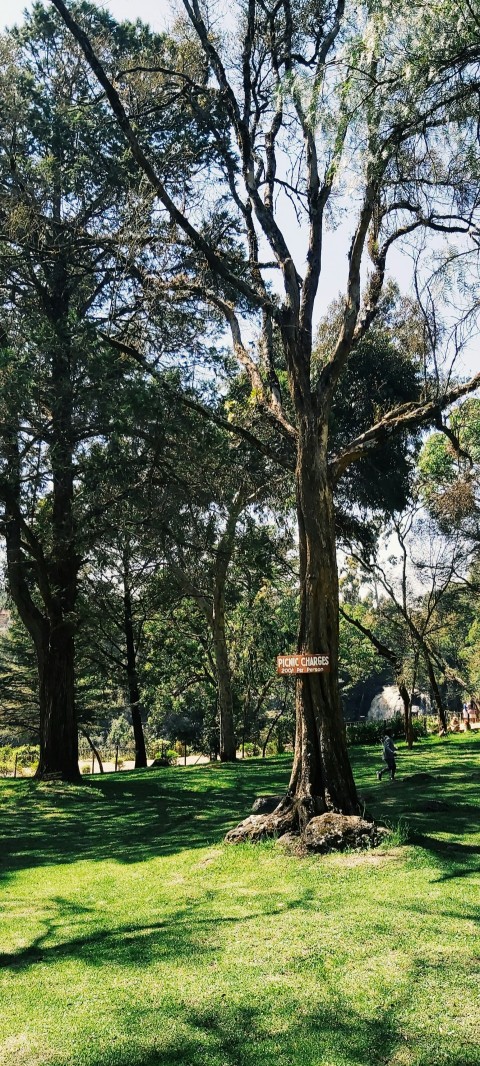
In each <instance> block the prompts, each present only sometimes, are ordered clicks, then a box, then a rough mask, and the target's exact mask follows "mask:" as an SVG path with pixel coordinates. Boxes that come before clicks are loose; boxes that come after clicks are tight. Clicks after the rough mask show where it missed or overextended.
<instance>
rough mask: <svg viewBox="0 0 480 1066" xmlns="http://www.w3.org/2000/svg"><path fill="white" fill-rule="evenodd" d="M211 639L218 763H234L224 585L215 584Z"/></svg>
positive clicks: (234, 752) (234, 744)
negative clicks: (216, 713)
mask: <svg viewBox="0 0 480 1066" xmlns="http://www.w3.org/2000/svg"><path fill="white" fill-rule="evenodd" d="M212 637H213V645H214V651H215V667H216V674H217V692H218V720H219V730H220V761H221V762H235V760H236V758H237V745H236V740H235V730H234V726H233V695H232V681H231V674H230V663H229V661H228V647H227V638H226V632H225V585H224V582H220V583H218V582H217V583H216V586H215V591H214V597H213V618H212Z"/></svg>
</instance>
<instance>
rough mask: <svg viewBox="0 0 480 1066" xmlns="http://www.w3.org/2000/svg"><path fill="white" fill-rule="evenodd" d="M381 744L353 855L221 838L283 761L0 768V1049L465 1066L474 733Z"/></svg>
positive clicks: (177, 1062)
mask: <svg viewBox="0 0 480 1066" xmlns="http://www.w3.org/2000/svg"><path fill="white" fill-rule="evenodd" d="M378 750H379V749H378ZM378 750H375V749H373V748H363V749H362V748H357V749H352V754H353V759H354V763H355V772H356V777H357V781H358V783H359V787H360V790H361V792H362V794H363V796H364V797H365V800H366V803H367V806H368V808H369V810H370V811H372V812H373V813H374V814H375V815H376V816H377V817H378V818H379V819H382V820H385V819H386V820H387V821H388V822H389V823H390V824H391V825H393V826H395V825H397V824H398V821H399V819H401V821H400V832H397V837H396V841H397V843H395V845H392V843H391V842H390V843H389V844H388V845H387V846H385V847H383V848H382V849H379V850H378V851H375V852H371V853H367V854H363V855H356V854H347V855H343V856H342V855H330V856H327V857H325V858H322V857H309V858H307V859H302V860H298V859H295V858H291V857H288V856H286V855H284V854H282V853H281V852H280V851H279V849H278V847H276V845H275V844H272V843H268V844H264V845H260V846H258V845H257V846H253V847H252V846H243V847H236V848H234V847H227V846H224V845H222V843H221V840H222V835H223V833H224V832H225V831H226V830H227V828H229V827H230V826H232V825H234V824H235V823H236V821H238V820H239V818H240V817H242V816H244V815H245V814H246V813H248V811H249V809H250V807H251V804H252V801H253V799H254V797H255V796H256V795H258V794H262V793H272V792H273V793H275V792H278V791H281V789H282V788H283V787H284V785H285V784H286V782H287V780H288V773H289V761H288V759H287V758H283V757H282V758H276V759H269V760H267V761H266V762H265V763H264V764H262V762H261V760H254V761H251V762H248V763H247V764H245V765H243V766H242V765H240V766H235V767H225V766H224V767H220V766H217V767H204V766H202V767H187V768H186V769H183V768H180V767H179V768H175V769H171V770H157V771H145V772H144V771H137V772H130V773H119V774H116V775H113V774H112V775H110V776H108V777H104V778H103V779H102V778H101V777H93V778H90V779H89V780H88V782H87V783H86V784H85V786H84V787H83V788H74V787H70V788H69V787H67V786H58V785H57V786H51V785H50V786H48V785H35V784H33V783H32V782H28V781H16V782H14V781H7V780H2V781H0V804H1V833H2V842H1V848H0V891H1V903H2V906H1V914H0V952H1V954H0V963H1V969H0V1061H1V1062H2V1064H3V1066H13V1064H15V1066H33V1064H35V1066H37V1064H47V1066H66V1064H72V1066H73V1064H75V1066H114V1064H115V1066H154V1064H162V1066H376V1064H377V1063H378V1064H381V1063H389V1064H392V1066H442V1064H448V1066H478V1063H479V1061H480V1038H479V1015H480V974H479V972H478V971H479V966H478V963H479V959H480V941H479V936H478V918H479V913H480V760H479V755H480V735H479V734H477V735H469V734H466V735H460V736H456V737H452V738H451V739H448V740H443V741H438V740H429V741H424V742H422V743H421V744H419V745H418V746H417V748H416V750H415V752H414V753H412V754H409V753H408V752H406V751H405V752H402V755H401V759H399V780H398V781H395V782H394V783H391V782H389V781H386V780H384V781H382V782H381V783H379V782H377V781H376V780H375V773H374V770H375V768H376V766H377V764H379V762H380V757H379V754H378ZM418 773H428V774H430V775H432V776H431V777H430V778H429V779H425V780H423V779H418V780H415V779H414V777H413V775H415V774H418ZM412 777H413V779H411V778H412ZM407 823H408V827H407ZM407 832H408V842H407V843H398V841H401V840H402V839H405V838H406V837H407Z"/></svg>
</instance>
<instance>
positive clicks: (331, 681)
mask: <svg viewBox="0 0 480 1066" xmlns="http://www.w3.org/2000/svg"><path fill="white" fill-rule="evenodd" d="M296 488H297V514H298V528H299V547H300V626H299V633H298V651H299V652H301V651H309V652H315V653H321V652H324V653H328V655H329V657H330V671H329V672H328V673H323V674H303V675H299V677H298V678H297V692H296V721H297V730H296V741H295V756H294V763H293V769H292V776H291V779H290V784H289V790H288V794H287V802H288V801H290V802H291V803H293V806H294V808H295V810H296V813H297V815H298V823H299V826H300V828H302V827H303V826H304V825H305V824H306V822H308V821H309V819H310V818H312V817H314V816H315V815H317V814H321V813H323V812H324V811H327V810H332V811H339V812H342V813H344V814H353V813H357V812H358V806H359V805H358V799H357V793H356V789H355V783H354V780H353V774H352V770H351V766H350V761H349V757H348V751H347V742H346V731H345V724H344V721H343V715H342V709H341V704H340V694H339V687H338V641H339V635H338V575H337V560H336V543H335V518H334V508H333V497H332V489H331V486H330V484H329V480H328V471H327V464H326V458H325V457H324V456H323V455H322V451H321V445H320V442H319V428H318V422H317V419H316V418H315V417H313V416H310V417H307V416H304V418H303V419H302V420H301V421H300V432H299V445H298V459H297V471H296Z"/></svg>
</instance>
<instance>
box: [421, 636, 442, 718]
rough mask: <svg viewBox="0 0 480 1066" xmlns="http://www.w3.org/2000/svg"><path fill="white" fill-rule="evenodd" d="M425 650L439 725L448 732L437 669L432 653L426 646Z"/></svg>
mask: <svg viewBox="0 0 480 1066" xmlns="http://www.w3.org/2000/svg"><path fill="white" fill-rule="evenodd" d="M423 651H424V659H425V665H426V667H427V672H428V680H429V681H430V686H431V689H432V692H433V698H434V700H435V703H436V705H437V713H438V725H439V728H440V730H442V731H445V733H446V732H447V729H448V722H447V715H446V711H445V707H444V706H443V700H442V694H441V692H440V688H439V686H438V682H437V679H436V677H435V671H434V669H433V664H432V660H431V658H430V655H429V654H428V651H427V649H426V648H425V646H424V648H423Z"/></svg>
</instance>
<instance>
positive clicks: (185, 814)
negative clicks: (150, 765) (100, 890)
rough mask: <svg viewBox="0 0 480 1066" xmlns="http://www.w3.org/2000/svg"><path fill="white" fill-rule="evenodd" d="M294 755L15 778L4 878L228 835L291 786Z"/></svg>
mask: <svg viewBox="0 0 480 1066" xmlns="http://www.w3.org/2000/svg"><path fill="white" fill-rule="evenodd" d="M289 771H290V764H289V760H285V759H269V760H268V762H267V763H264V764H261V765H258V763H257V764H246V765H245V766H235V765H234V766H232V767H230V766H225V765H223V766H222V767H221V768H220V767H219V768H218V769H217V767H216V766H213V767H198V768H197V767H191V768H190V767H189V768H187V769H186V770H182V769H180V768H179V769H175V770H160V771H151V770H148V771H139V772H137V773H135V772H132V771H130V772H129V773H119V774H115V775H114V774H110V775H108V776H105V777H97V778H96V779H95V780H89V782H88V784H85V785H83V786H81V787H71V786H65V785H54V786H50V785H48V786H47V785H41V784H40V785H39V784H36V783H35V782H18V783H15V784H14V783H12V782H9V787H8V788H7V789H4V795H5V794H6V795H7V797H8V800H7V802H6V803H5V802H4V810H3V812H2V837H1V841H0V877H1V876H5V875H6V874H7V873H8V872H14V871H17V870H21V869H25V868H28V867H32V866H33V867H35V866H41V865H45V864H57V863H69V862H75V861H78V860H81V859H93V860H96V861H102V860H114V861H117V862H125V863H129V862H140V861H142V860H146V859H150V858H152V857H153V856H159V855H171V854H174V853H175V852H178V851H182V850H183V849H185V848H201V847H207V846H209V845H210V844H212V843H214V842H219V841H220V840H222V838H223V836H224V835H225V833H226V832H227V830H228V829H230V828H231V827H232V826H233V825H235V824H236V823H237V822H238V821H239V820H241V819H242V818H244V817H246V815H247V814H248V813H249V811H250V809H251V806H252V803H253V800H254V799H255V797H256V796H257V795H258V794H259V793H280V792H282V790H284V789H286V787H287V784H288V778H289Z"/></svg>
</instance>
